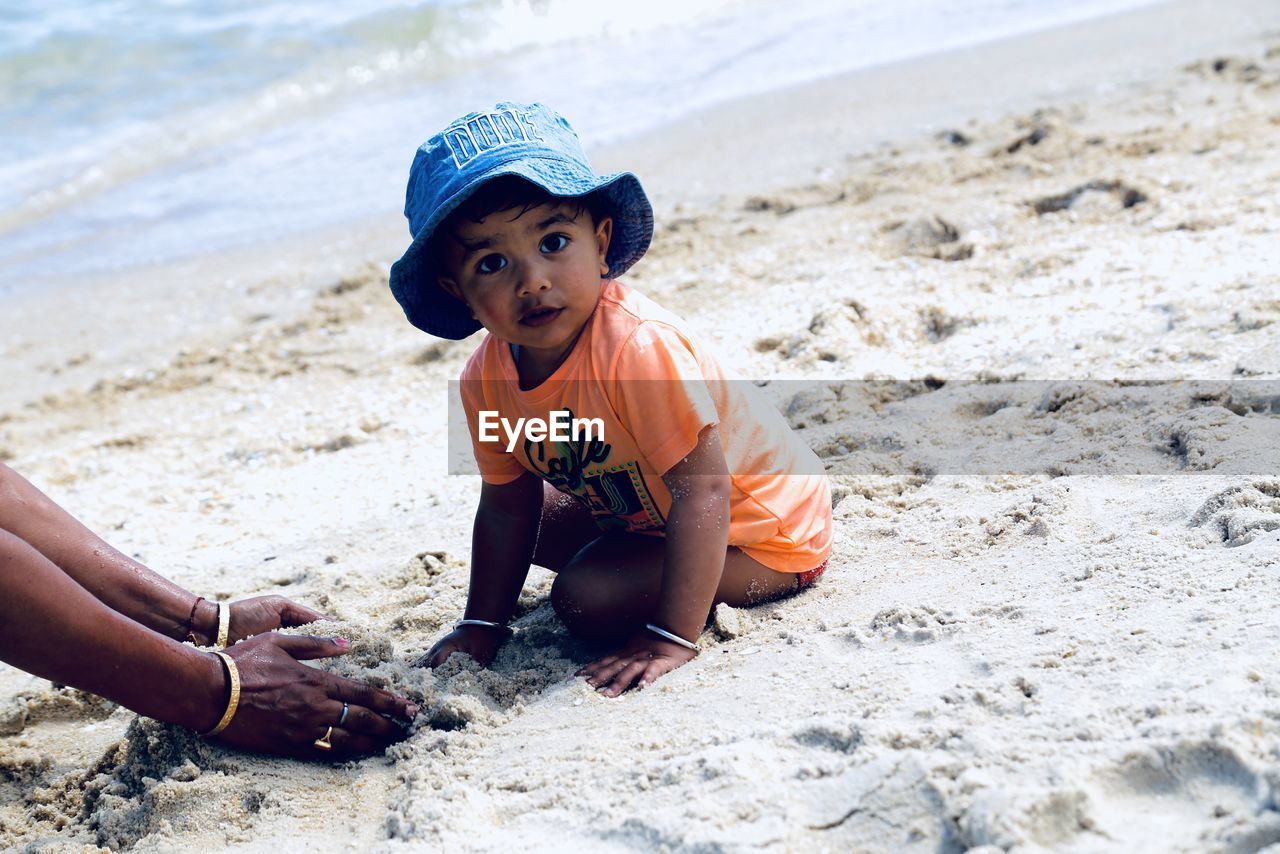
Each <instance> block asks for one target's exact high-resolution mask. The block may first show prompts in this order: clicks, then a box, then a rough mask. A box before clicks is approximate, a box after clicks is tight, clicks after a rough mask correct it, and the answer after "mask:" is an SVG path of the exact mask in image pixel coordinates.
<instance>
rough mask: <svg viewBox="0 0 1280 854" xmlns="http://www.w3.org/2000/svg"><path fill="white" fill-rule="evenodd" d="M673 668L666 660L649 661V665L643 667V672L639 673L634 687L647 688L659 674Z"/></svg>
mask: <svg viewBox="0 0 1280 854" xmlns="http://www.w3.org/2000/svg"><path fill="white" fill-rule="evenodd" d="M674 669H675V668H674V667H672V666H671V665H670V664H669V663H667V662H666V661H650V662H649V666H648V667H646V668H645V669H644V673H642V674H640V680H639V681H638V682H636V687H637V688H648V687H649V686H650V685H652V684H653V683H654V681H655V680H656V679H657V678H658V677H659V676H661V675H663V674H664V673H670V672H671V671H672V670H674Z"/></svg>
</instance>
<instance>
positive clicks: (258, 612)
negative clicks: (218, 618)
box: [227, 596, 332, 643]
mask: <svg viewBox="0 0 1280 854" xmlns="http://www.w3.org/2000/svg"><path fill="white" fill-rule="evenodd" d="M227 607H228V608H230V609H231V621H230V623H228V625H227V643H235V642H236V641H238V640H241V639H243V638H247V637H249V636H250V635H260V634H263V633H264V632H270V631H274V630H276V629H284V628H288V627H290V626H305V625H306V624H307V623H314V622H315V621H316V620H329V619H332V617H329V616H327V615H325V614H322V613H320V612H319V611H315V610H312V609H311V608H308V607H306V606H305V605H299V604H298V603H297V602H292V601H290V600H288V599H286V598H284V597H283V596H254V597H253V598H252V599H241V600H240V601H238V602H232V603H231V604H230V605H228V606H227Z"/></svg>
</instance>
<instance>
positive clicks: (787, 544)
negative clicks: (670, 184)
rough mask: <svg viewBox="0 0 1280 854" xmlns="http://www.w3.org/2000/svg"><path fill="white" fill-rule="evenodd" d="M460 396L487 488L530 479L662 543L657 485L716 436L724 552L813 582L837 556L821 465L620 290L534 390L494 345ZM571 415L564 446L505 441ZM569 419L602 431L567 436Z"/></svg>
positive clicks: (680, 330)
mask: <svg viewBox="0 0 1280 854" xmlns="http://www.w3.org/2000/svg"><path fill="white" fill-rule="evenodd" d="M459 387H460V390H461V396H462V403H463V408H464V410H465V411H466V416H467V426H468V428H469V430H470V433H471V443H472V448H473V450H474V452H475V458H476V464H477V465H478V467H479V469H480V474H481V476H482V477H483V478H484V479H485V481H486V482H488V483H495V484H500V483H509V482H510V481H513V480H515V479H516V478H517V477H519V476H520V475H521V474H523V473H524V472H525V471H526V470H527V471H531V472H533V473H534V474H536V475H538V476H539V477H541V478H542V479H543V480H546V481H547V482H548V483H550V484H551V485H552V486H554V487H555V488H556V489H558V490H560V491H561V492H564V493H567V494H571V495H573V496H575V497H576V498H577V499H578V500H579V501H581V502H583V504H585V505H586V506H587V507H588V508H589V509H590V510H591V512H592V514H593V515H594V516H595V519H596V522H597V524H599V525H600V527H601V528H602V529H604V530H627V531H633V532H637V533H645V534H659V535H660V534H662V533H663V532H664V531H665V529H666V519H667V514H668V512H669V511H670V509H671V493H670V492H669V491H668V490H667V488H666V485H665V484H664V483H663V481H662V475H663V474H665V473H666V472H667V471H668V470H670V469H671V467H672V466H674V465H675V464H676V463H678V462H680V461H681V460H682V459H684V458H685V457H686V456H687V455H688V454H689V452H690V451H692V450H693V448H694V446H695V445H696V444H697V442H698V436H699V434H700V433H701V432H702V431H703V430H704V429H705V428H706V427H708V426H711V425H717V426H718V430H719V433H720V442H721V445H722V447H723V449H724V455H725V462H726V463H727V465H728V469H729V475H730V480H731V482H732V492H731V495H730V498H729V544H730V545H734V546H738V547H739V548H741V549H742V550H743V551H744V552H746V553H747V554H748V555H750V556H751V557H752V558H754V559H755V560H757V561H758V562H760V563H762V564H764V565H765V566H767V567H770V568H771V569H776V570H779V571H781V572H804V571H806V570H810V569H813V568H815V567H817V566H818V565H819V564H821V563H822V562H823V561H824V560H826V559H827V556H828V555H829V554H830V553H831V540H832V536H833V524H832V517H831V487H830V483H829V482H828V480H827V476H826V474H825V472H824V471H823V468H822V463H821V462H819V460H818V458H817V456H816V455H815V454H814V453H813V451H812V450H811V449H810V448H809V447H808V446H807V445H805V444H804V442H802V441H801V440H800V437H799V436H797V435H796V434H795V433H794V432H793V431H792V430H791V427H790V426H789V425H788V424H787V423H786V421H785V420H783V418H782V415H781V414H780V413H779V412H778V411H777V410H776V409H774V408H773V407H772V406H770V405H769V404H768V403H767V402H765V401H763V400H760V399H759V397H758V395H756V394H753V393H752V392H753V389H752V387H751V385H750V383H748V382H746V381H744V380H739V379H733V378H730V377H728V376H726V374H725V372H724V371H723V370H722V369H721V367H720V365H719V363H718V362H717V361H716V360H715V359H714V358H713V357H712V356H711V355H710V354H709V353H708V352H706V351H705V350H704V349H702V348H701V347H700V346H699V345H698V343H697V342H696V341H695V340H694V339H693V337H692V336H690V335H689V334H688V332H687V330H686V329H685V327H684V323H683V321H681V320H680V319H679V318H678V317H676V316H675V315H674V314H671V313H670V312H668V311H666V310H665V309H663V308H661V307H659V306H658V305H657V304H655V303H654V302H653V301H651V300H649V299H648V298H646V297H644V296H643V295H641V294H639V293H637V292H636V291H633V290H632V289H631V288H628V287H626V286H625V285H623V284H621V283H619V282H616V281H605V282H604V283H602V285H601V290H600V301H599V303H598V304H597V306H596V310H595V312H594V313H593V314H592V315H591V317H590V319H588V321H587V324H586V326H585V327H584V328H583V330H582V334H581V335H580V336H579V337H578V340H577V342H576V343H575V344H574V346H573V350H572V351H571V352H570V353H569V355H568V357H567V358H566V359H565V360H564V362H563V363H562V364H561V365H560V366H559V367H558V368H557V369H556V371H555V373H553V374H552V375H551V376H550V377H548V378H547V380H546V381H544V382H543V383H542V384H540V385H538V386H537V387H536V388H532V389H529V390H527V391H522V390H521V389H520V380H519V376H518V374H517V372H516V364H515V360H514V359H513V357H512V354H511V347H510V346H509V345H508V344H507V343H506V342H504V341H501V340H499V339H498V338H495V337H494V336H493V335H486V336H485V339H484V341H483V342H481V344H480V346H479V347H478V348H477V349H476V351H475V353H473V354H472V356H471V358H470V359H469V360H468V361H467V365H466V367H465V368H463V371H462V377H461V381H460V383H459ZM566 410H567V412H568V414H567V415H560V416H558V418H559V420H560V424H559V427H558V433H559V435H555V436H553V435H551V431H550V430H547V431H544V432H546V433H547V434H548V435H546V436H545V437H542V436H540V435H539V434H537V433H532V434H531V433H529V432H525V431H521V433H520V434H519V438H517V439H515V440H514V442H512V441H509V440H510V439H511V437H512V435H516V434H513V433H512V432H511V428H512V426H513V425H516V424H517V423H518V422H517V421H516V419H518V418H525V419H542V421H543V422H544V423H546V424H549V425H553V426H554V421H555V420H556V418H557V416H554V415H553V413H556V412H562V413H563V412H565V411H566ZM569 418H572V419H598V422H597V423H595V424H592V425H590V428H586V427H584V428H583V429H581V430H579V431H578V432H577V434H576V436H575V435H573V433H572V431H571V430H570V429H569V427H570V425H569V423H567V421H568V419H569ZM498 419H506V420H507V425H508V426H506V427H499V426H498ZM526 423H528V422H526ZM482 431H483V436H484V438H485V439H486V441H481V436H482ZM566 438H567V439H568V440H567V441H553V439H566ZM509 445H513V448H514V449H513V450H512V451H511V452H508V450H507V448H508V446H509Z"/></svg>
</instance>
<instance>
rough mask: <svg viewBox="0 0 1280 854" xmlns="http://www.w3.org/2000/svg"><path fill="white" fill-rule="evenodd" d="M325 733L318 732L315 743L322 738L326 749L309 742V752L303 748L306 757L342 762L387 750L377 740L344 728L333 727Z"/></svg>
mask: <svg viewBox="0 0 1280 854" xmlns="http://www.w3.org/2000/svg"><path fill="white" fill-rule="evenodd" d="M325 736H326V732H320V733H318V734H317V736H316V741H319V740H320V739H322V738H324V739H325V740H326V741H327V742H328V743H329V747H328V749H326V748H323V747H320V746H318V745H317V744H316V743H315V741H313V742H311V744H310V750H309V751H307V750H306V748H304V752H306V754H307V756H308V757H309V758H311V759H328V760H331V761H342V760H345V759H349V758H350V757H352V756H363V755H367V754H370V753H381V752H382V751H384V750H386V749H387V744H386V743H384V742H382V741H379V740H378V739H374V738H369V737H368V736H365V735H360V734H359V733H354V732H352V731H351V730H349V729H347V728H346V727H333V728H332V729H330V730H328V731H327V736H328V737H327V738H326V737H325Z"/></svg>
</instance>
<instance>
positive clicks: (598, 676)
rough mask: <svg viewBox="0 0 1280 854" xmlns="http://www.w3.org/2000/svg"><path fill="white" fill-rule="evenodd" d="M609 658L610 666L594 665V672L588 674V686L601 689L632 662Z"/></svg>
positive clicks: (628, 659) (615, 657)
mask: <svg viewBox="0 0 1280 854" xmlns="http://www.w3.org/2000/svg"><path fill="white" fill-rule="evenodd" d="M609 658H610V659H611V660H610V661H609V663H608V664H603V663H600V662H597V663H596V665H593V667H594V670H593V671H592V672H590V673H589V674H587V684H588V685H591V686H592V687H594V688H598V687H600V686H601V685H603V684H604V683H606V682H608V681H609V680H610V679H612V678H613V677H614V676H615V675H616V674H617V673H618V671H620V670H622V668H624V667H626V666H627V664H629V663H630V662H631V659H630V658H618V657H617V656H610V657H609Z"/></svg>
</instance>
